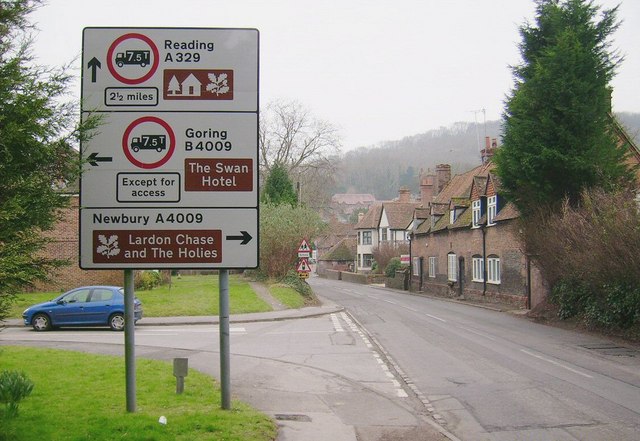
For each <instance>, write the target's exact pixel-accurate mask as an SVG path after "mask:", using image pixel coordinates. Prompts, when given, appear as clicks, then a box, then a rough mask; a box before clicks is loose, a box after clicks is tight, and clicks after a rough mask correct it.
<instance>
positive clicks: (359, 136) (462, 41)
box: [31, 0, 640, 150]
mask: <svg viewBox="0 0 640 441" xmlns="http://www.w3.org/2000/svg"><path fill="white" fill-rule="evenodd" d="M618 3H620V1H617V0H597V1H596V4H601V5H604V6H605V7H611V6H614V5H616V4H618ZM621 3H622V4H621V6H620V12H619V18H621V19H622V20H623V23H622V26H621V28H620V29H619V30H618V32H617V33H616V34H615V36H614V37H615V42H614V46H615V47H616V48H618V49H619V50H620V51H621V52H622V53H623V54H624V55H625V57H626V59H625V62H624V64H623V65H622V66H621V67H620V69H619V71H618V76H617V77H616V78H615V80H614V82H613V86H614V96H613V106H614V110H615V111H634V112H640V1H638V0H621ZM534 7H535V4H534V2H533V1H532V0H422V1H419V0H416V1H410V0H394V1H377V0H369V1H364V0H314V1H309V0H271V1H262V0H227V1H218V0H179V1H167V0H153V1H148V0H127V1H122V0H109V1H108V2H106V1H95V0H49V4H48V5H45V6H44V7H42V8H41V9H40V10H38V11H37V12H36V13H35V14H34V15H33V16H32V17H31V19H32V21H33V22H35V23H36V25H37V27H38V28H39V33H38V34H37V35H36V41H35V45H34V50H35V55H36V57H37V59H38V62H39V63H40V64H45V65H50V66H57V65H62V64H65V63H68V62H70V61H72V60H73V59H74V58H75V57H77V59H78V61H77V62H76V63H75V65H74V66H75V68H76V72H77V73H78V76H79V74H80V62H79V55H80V53H81V49H82V29H83V28H84V27H87V26H112V27H248V28H257V29H258V30H259V31H260V100H261V105H265V104H266V103H268V102H269V101H272V100H274V99H285V100H288V99H296V100H298V101H299V102H301V103H302V104H304V105H305V106H307V107H308V108H309V109H310V110H311V111H312V113H313V114H314V115H316V116H317V117H319V118H321V119H324V120H327V121H329V122H331V123H333V124H335V125H336V126H338V127H340V130H341V135H342V139H343V148H344V150H348V149H351V148H354V147H359V146H363V145H371V144H375V143H377V142H380V141H385V140H394V139H399V138H402V137H404V136H409V135H414V134H417V133H422V132H425V131H427V130H429V129H433V128H438V127H440V126H448V125H450V124H451V123H453V122H456V121H474V120H476V119H477V120H478V121H479V122H482V119H483V118H484V116H483V113H482V112H479V110H480V109H483V108H484V109H485V114H486V118H487V120H492V119H498V118H500V115H501V113H502V110H503V106H504V99H505V95H506V94H507V93H508V92H509V90H510V89H511V87H512V84H513V80H512V75H511V71H510V69H509V65H514V64H517V63H519V62H520V58H519V54H518V49H517V44H518V43H519V42H520V37H519V34H518V27H519V26H520V25H521V24H523V23H524V22H525V20H531V19H532V18H533V13H534ZM74 91H76V93H77V95H78V96H79V94H80V93H79V81H78V85H77V87H76V88H74Z"/></svg>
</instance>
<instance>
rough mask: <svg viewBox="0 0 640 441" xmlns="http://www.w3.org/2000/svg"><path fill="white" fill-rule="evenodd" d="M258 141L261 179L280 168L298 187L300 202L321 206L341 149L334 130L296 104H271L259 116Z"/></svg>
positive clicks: (290, 102)
mask: <svg viewBox="0 0 640 441" xmlns="http://www.w3.org/2000/svg"><path fill="white" fill-rule="evenodd" d="M259 137H260V138H259V143H260V168H261V170H262V172H263V176H268V174H269V172H270V170H271V168H272V167H273V166H274V165H275V164H281V165H283V166H285V167H286V168H287V170H288V172H289V176H290V177H291V180H292V181H294V182H295V183H296V184H297V185H299V186H300V188H301V194H300V196H301V200H302V201H304V202H305V203H307V204H308V205H309V206H311V207H317V206H321V205H323V204H324V202H325V201H326V199H327V197H326V194H325V193H326V190H327V188H328V187H329V186H331V184H333V182H334V174H335V171H336V163H337V158H338V157H339V154H340V149H341V140H340V135H339V133H338V128H337V127H336V126H335V125H333V124H331V123H330V122H327V121H323V120H320V119H318V118H316V117H314V116H313V115H312V114H311V112H310V111H309V109H307V108H306V107H305V106H303V105H302V104H300V103H299V102H297V101H273V102H271V103H269V104H268V105H267V107H266V109H264V110H263V111H262V113H261V115H260V134H259ZM328 184H329V185H328Z"/></svg>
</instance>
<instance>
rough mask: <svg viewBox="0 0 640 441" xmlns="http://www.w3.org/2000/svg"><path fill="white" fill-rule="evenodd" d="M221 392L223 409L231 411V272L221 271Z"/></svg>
mask: <svg viewBox="0 0 640 441" xmlns="http://www.w3.org/2000/svg"><path fill="white" fill-rule="evenodd" d="M219 277H220V278H219V294H220V302H219V303H220V312H219V314H220V390H221V394H222V408H223V409H225V410H230V409H231V357H230V354H229V352H230V337H229V270H220V276H219Z"/></svg>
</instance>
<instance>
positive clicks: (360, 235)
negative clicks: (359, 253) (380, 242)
mask: <svg viewBox="0 0 640 441" xmlns="http://www.w3.org/2000/svg"><path fill="white" fill-rule="evenodd" d="M358 245H362V231H358Z"/></svg>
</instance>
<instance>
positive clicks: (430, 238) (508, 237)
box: [410, 138, 546, 307]
mask: <svg viewBox="0 0 640 441" xmlns="http://www.w3.org/2000/svg"><path fill="white" fill-rule="evenodd" d="M496 147H497V143H496V140H495V139H494V140H490V139H489V138H487V140H486V147H485V149H484V150H483V164H481V165H479V166H477V167H475V168H473V169H471V170H469V171H467V172H465V173H462V174H458V175H455V176H453V178H451V180H450V181H448V182H446V184H444V185H443V186H442V188H441V189H439V191H437V193H436V194H435V195H434V196H432V200H431V201H430V202H428V203H425V202H424V201H423V208H422V209H420V210H416V212H415V213H414V218H415V220H414V223H413V234H412V242H411V259H412V271H411V283H410V286H411V289H412V290H414V291H428V292H431V293H435V294H438V295H444V296H451V297H456V296H458V297H472V298H485V299H495V300H499V301H503V302H509V303H512V304H514V305H518V306H523V307H524V306H529V307H530V306H531V305H535V304H537V303H538V302H540V301H541V300H542V299H543V298H544V297H545V296H546V288H545V286H544V284H543V281H542V278H541V275H540V273H539V271H537V269H536V268H535V267H534V266H532V265H531V262H530V261H529V259H528V258H527V256H525V255H524V254H523V252H522V251H521V250H520V248H519V242H518V240H517V237H516V234H515V231H514V225H515V222H514V221H515V219H517V217H518V212H517V210H516V209H515V207H514V206H513V205H512V204H510V203H508V202H506V201H505V200H504V199H503V198H502V197H501V196H500V182H499V179H498V178H497V176H496V175H495V174H494V173H493V169H494V165H493V163H492V162H491V160H490V158H491V156H492V153H493V149H495V148H496ZM423 180H424V179H423ZM426 183H428V182H426ZM423 185H424V182H423ZM441 185H442V184H441ZM426 195H427V196H428V195H429V191H426ZM423 198H424V196H423Z"/></svg>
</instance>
